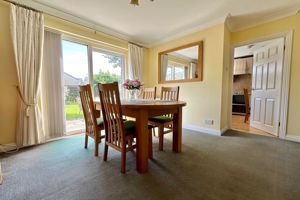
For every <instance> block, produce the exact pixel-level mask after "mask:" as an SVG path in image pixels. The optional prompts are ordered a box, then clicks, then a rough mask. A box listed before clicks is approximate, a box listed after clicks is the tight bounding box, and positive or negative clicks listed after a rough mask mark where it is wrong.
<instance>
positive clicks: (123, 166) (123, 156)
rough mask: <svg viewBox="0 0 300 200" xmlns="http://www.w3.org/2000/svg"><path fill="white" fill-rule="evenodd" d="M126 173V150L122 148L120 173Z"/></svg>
mask: <svg viewBox="0 0 300 200" xmlns="http://www.w3.org/2000/svg"><path fill="white" fill-rule="evenodd" d="M125 172H126V149H125V148H123V149H122V152H121V173H123V174H125Z"/></svg>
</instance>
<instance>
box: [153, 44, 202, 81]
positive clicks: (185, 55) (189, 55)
mask: <svg viewBox="0 0 300 200" xmlns="http://www.w3.org/2000/svg"><path fill="white" fill-rule="evenodd" d="M202 64H203V41H200V42H194V43H191V44H187V45H184V46H180V47H177V48H174V49H170V50H167V51H163V52H160V53H159V54H158V72H159V74H158V80H159V81H158V82H159V83H178V82H192V81H202Z"/></svg>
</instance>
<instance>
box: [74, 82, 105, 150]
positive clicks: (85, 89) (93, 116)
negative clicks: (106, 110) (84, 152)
mask: <svg viewBox="0 0 300 200" xmlns="http://www.w3.org/2000/svg"><path fill="white" fill-rule="evenodd" d="M79 93H80V100H81V105H82V110H83V115H84V120H85V142H84V148H87V146H88V137H91V138H93V139H94V142H95V156H98V151H99V143H100V142H101V139H102V138H104V135H101V130H104V124H103V119H102V118H101V117H100V111H97V110H96V109H95V105H94V101H93V96H92V89H91V86H90V84H87V85H82V86H80V91H79Z"/></svg>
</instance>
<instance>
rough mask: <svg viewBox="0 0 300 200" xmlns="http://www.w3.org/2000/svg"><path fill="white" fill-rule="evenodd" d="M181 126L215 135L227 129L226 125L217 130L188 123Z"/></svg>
mask: <svg viewBox="0 0 300 200" xmlns="http://www.w3.org/2000/svg"><path fill="white" fill-rule="evenodd" d="M182 128H184V129H188V130H192V131H197V132H201V133H207V134H211V135H216V136H222V135H223V133H225V132H226V131H227V130H228V128H227V127H225V128H223V129H222V130H217V129H212V128H203V127H200V126H195V125H189V124H186V125H183V126H182Z"/></svg>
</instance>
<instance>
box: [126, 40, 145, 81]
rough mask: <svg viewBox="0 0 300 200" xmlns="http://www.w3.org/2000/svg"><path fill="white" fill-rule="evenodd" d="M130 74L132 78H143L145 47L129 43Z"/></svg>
mask: <svg viewBox="0 0 300 200" xmlns="http://www.w3.org/2000/svg"><path fill="white" fill-rule="evenodd" d="M128 58H129V59H128V67H129V69H128V76H129V78H130V79H139V80H141V79H142V68H143V48H141V47H139V46H137V45H134V44H130V43H129V44H128Z"/></svg>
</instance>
